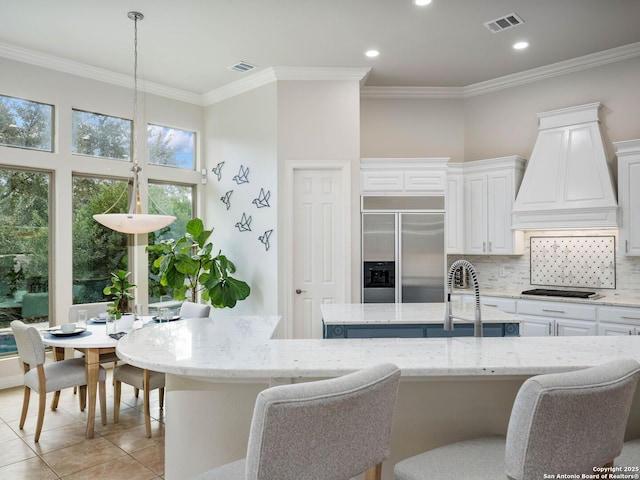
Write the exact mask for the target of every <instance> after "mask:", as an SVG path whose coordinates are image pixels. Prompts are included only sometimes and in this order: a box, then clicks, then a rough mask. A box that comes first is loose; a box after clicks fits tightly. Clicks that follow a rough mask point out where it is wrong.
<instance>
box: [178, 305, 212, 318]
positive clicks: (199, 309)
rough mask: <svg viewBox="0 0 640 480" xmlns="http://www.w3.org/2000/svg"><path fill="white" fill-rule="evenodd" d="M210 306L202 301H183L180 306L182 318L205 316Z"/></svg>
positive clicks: (207, 314)
mask: <svg viewBox="0 0 640 480" xmlns="http://www.w3.org/2000/svg"><path fill="white" fill-rule="evenodd" d="M210 311H211V307H210V306H209V305H205V304H203V303H193V302H183V303H182V306H181V307H180V316H181V317H182V318H207V317H208V316H209V312H210Z"/></svg>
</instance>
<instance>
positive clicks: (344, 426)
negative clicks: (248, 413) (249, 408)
mask: <svg viewBox="0 0 640 480" xmlns="http://www.w3.org/2000/svg"><path fill="white" fill-rule="evenodd" d="M399 379H400V371H399V370H398V368H397V367H396V366H395V365H391V364H382V365H376V366H373V367H369V368H365V369H363V370H360V371H358V372H355V373H351V374H348V375H344V376H342V377H338V378H332V379H329V380H320V381H316V382H308V383H298V384H294V385H280V386H277V387H272V388H268V389H266V390H264V391H262V392H260V394H259V395H258V398H257V399H256V404H255V408H254V411H253V419H252V421H251V430H250V433H249V442H248V447H247V458H246V459H243V460H239V461H236V462H233V463H230V464H227V465H224V466H222V467H219V468H216V469H214V470H211V471H209V472H206V473H204V474H202V475H200V476H198V477H196V478H197V479H198V480H257V479H259V478H260V479H278V480H302V479H313V480H348V479H350V478H352V477H354V476H356V475H358V474H360V473H362V472H364V471H367V474H366V475H367V477H366V478H367V480H369V479H371V480H373V479H379V478H380V474H381V471H382V470H381V462H382V461H383V460H384V459H385V458H387V457H388V456H389V453H390V447H389V444H390V437H391V423H392V420H393V410H394V405H395V399H396V394H397V390H398V382H399Z"/></svg>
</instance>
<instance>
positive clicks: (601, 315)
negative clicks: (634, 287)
mask: <svg viewBox="0 0 640 480" xmlns="http://www.w3.org/2000/svg"><path fill="white" fill-rule="evenodd" d="M598 335H640V308H630V307H599V308H598Z"/></svg>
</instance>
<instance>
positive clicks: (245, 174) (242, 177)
mask: <svg viewBox="0 0 640 480" xmlns="http://www.w3.org/2000/svg"><path fill="white" fill-rule="evenodd" d="M233 181H234V182H236V183H237V184H238V185H240V184H242V183H249V167H243V166H242V165H240V170H239V171H238V174H237V175H236V176H234V177H233Z"/></svg>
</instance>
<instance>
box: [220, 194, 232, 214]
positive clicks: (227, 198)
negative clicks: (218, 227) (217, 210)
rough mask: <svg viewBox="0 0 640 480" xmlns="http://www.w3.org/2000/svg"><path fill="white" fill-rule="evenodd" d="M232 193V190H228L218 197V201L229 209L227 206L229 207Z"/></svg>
mask: <svg viewBox="0 0 640 480" xmlns="http://www.w3.org/2000/svg"><path fill="white" fill-rule="evenodd" d="M232 193H233V190H229V191H228V192H227V193H225V194H224V196H222V197H220V201H221V202H222V203H224V204H225V205H226V206H227V210H229V208H231V194H232Z"/></svg>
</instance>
